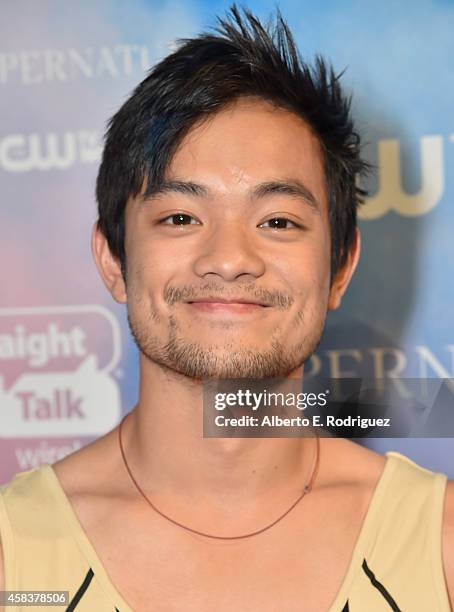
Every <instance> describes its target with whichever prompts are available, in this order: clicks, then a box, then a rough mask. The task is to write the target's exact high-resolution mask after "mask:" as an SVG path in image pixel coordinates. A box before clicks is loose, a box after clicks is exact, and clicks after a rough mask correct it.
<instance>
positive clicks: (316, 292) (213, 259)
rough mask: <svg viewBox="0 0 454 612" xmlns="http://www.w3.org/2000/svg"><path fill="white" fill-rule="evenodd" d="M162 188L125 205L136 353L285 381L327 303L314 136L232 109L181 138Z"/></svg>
mask: <svg viewBox="0 0 454 612" xmlns="http://www.w3.org/2000/svg"><path fill="white" fill-rule="evenodd" d="M166 181H167V183H168V184H167V186H166V188H165V189H164V190H163V191H162V192H160V193H157V194H154V195H153V196H152V197H150V198H148V199H147V200H143V199H142V198H141V196H139V197H138V198H136V199H135V200H130V201H129V202H128V205H127V208H126V236H125V251H126V261H127V286H126V295H127V307H128V318H129V322H130V327H131V330H132V333H133V335H134V338H135V340H136V342H137V344H138V346H139V348H140V349H141V351H142V353H143V355H144V356H145V357H146V358H148V359H150V360H152V361H155V362H157V363H160V364H162V365H165V366H167V367H169V368H171V369H172V370H176V371H178V372H180V373H183V374H185V375H187V376H189V377H194V378H204V377H206V378H210V377H215V378H243V377H248V378H262V377H277V376H287V375H289V374H290V373H291V372H292V371H294V370H295V369H297V368H298V367H299V366H300V365H301V364H302V363H304V361H306V360H307V359H308V358H309V356H310V355H311V354H312V352H313V351H314V350H315V348H316V346H317V344H318V342H319V340H320V337H321V334H322V331H323V326H324V321H325V317H326V312H327V308H328V300H329V295H330V283H329V280H330V230H329V220H328V206H327V199H326V190H325V180H324V169H323V161H322V155H321V151H320V146H319V143H318V140H317V138H316V137H315V136H314V135H313V134H312V132H311V130H310V129H309V128H308V126H307V125H306V124H305V123H304V122H303V121H302V120H301V119H299V118H298V117H297V116H295V115H294V114H292V113H290V112H287V111H285V110H282V109H276V108H273V107H272V106H271V105H269V104H268V103H266V102H264V101H260V100H255V99H253V98H250V99H243V100H239V101H237V102H236V103H235V104H233V105H232V106H229V107H228V108H226V109H224V110H222V111H221V112H219V113H218V114H216V115H214V116H213V117H212V118H210V119H209V120H208V121H206V122H205V123H203V124H200V125H199V126H196V127H195V128H193V129H192V130H191V131H190V132H189V133H188V135H187V136H186V137H185V138H184V140H183V141H182V143H181V145H180V147H179V148H178V150H177V152H176V154H175V155H174V157H173V160H172V163H171V165H170V167H169V169H168V172H167V174H166ZM172 181H173V182H172ZM222 301H230V302H231V303H230V304H226V303H220V302H222ZM238 302H249V304H244V303H242V304H240V303H238ZM251 302H255V303H254V304H251Z"/></svg>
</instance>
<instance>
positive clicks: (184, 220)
mask: <svg viewBox="0 0 454 612" xmlns="http://www.w3.org/2000/svg"><path fill="white" fill-rule="evenodd" d="M159 223H161V224H162V225H197V224H198V223H199V222H198V221H197V220H196V219H194V217H191V215H187V214H186V213H175V214H174V215H169V216H168V217H165V218H164V219H161V220H160V221H159Z"/></svg>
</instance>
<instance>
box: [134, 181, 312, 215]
mask: <svg viewBox="0 0 454 612" xmlns="http://www.w3.org/2000/svg"><path fill="white" fill-rule="evenodd" d="M164 193H182V194H184V195H190V196H195V197H202V198H207V197H209V196H210V195H211V191H210V189H209V188H208V187H206V186H205V185H202V184H200V183H194V182H193V181H183V180H179V179H167V180H163V181H162V182H161V183H160V184H159V185H158V186H157V187H156V188H155V189H153V190H152V191H151V192H149V193H146V194H144V196H143V201H146V200H148V199H153V198H154V197H157V196H159V195H162V194H164ZM273 194H283V195H289V196H292V197H297V198H299V199H300V200H303V201H304V202H305V203H306V204H307V205H309V207H310V208H311V209H312V210H313V211H314V212H317V213H318V214H320V206H319V204H318V202H317V199H316V198H315V196H314V194H313V193H312V191H311V190H310V189H309V188H308V187H306V185H305V184H304V183H303V182H302V181H300V180H299V179H277V180H271V181H265V182H263V183H259V184H258V185H256V186H255V187H253V188H252V189H251V190H250V191H249V198H250V199H251V200H255V199H261V198H264V197H266V196H269V195H273Z"/></svg>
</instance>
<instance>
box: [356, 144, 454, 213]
mask: <svg viewBox="0 0 454 612" xmlns="http://www.w3.org/2000/svg"><path fill="white" fill-rule="evenodd" d="M452 139H453V137H451V140H452ZM419 148H420V159H421V189H420V190H419V191H418V193H415V194H414V195H409V194H408V193H405V192H404V191H403V190H402V184H401V168H400V143H399V141H398V140H397V139H394V138H392V139H386V140H379V141H378V167H379V174H378V177H379V189H378V192H377V194H376V195H374V196H372V197H370V198H366V202H365V204H364V207H362V208H360V209H359V211H358V217H359V218H360V219H364V220H371V219H377V218H378V217H381V216H383V215H384V214H385V213H387V212H388V211H390V210H394V211H396V212H397V213H399V214H400V215H402V216H404V217H417V216H419V215H424V214H425V213H428V212H429V211H430V210H432V208H434V207H435V206H436V205H437V204H438V202H439V201H440V199H441V197H442V195H443V191H444V162H443V138H442V137H441V136H423V137H422V138H421V141H420V147H419Z"/></svg>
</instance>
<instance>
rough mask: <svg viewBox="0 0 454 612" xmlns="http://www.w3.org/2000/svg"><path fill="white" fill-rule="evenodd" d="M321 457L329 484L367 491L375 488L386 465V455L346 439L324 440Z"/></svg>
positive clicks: (322, 441)
mask: <svg viewBox="0 0 454 612" xmlns="http://www.w3.org/2000/svg"><path fill="white" fill-rule="evenodd" d="M321 457H322V458H323V463H324V464H325V474H326V476H327V477H328V483H330V484H331V483H333V484H339V485H341V484H344V483H345V484H350V483H351V484H355V485H358V486H361V487H365V488H367V489H370V488H372V489H373V488H375V486H376V484H377V482H378V480H379V479H380V476H381V475H382V473H383V470H384V467H385V464H386V457H385V456H384V455H381V454H380V453H377V452H375V451H373V450H370V449H369V448H367V447H365V446H362V445H360V444H358V443H356V442H352V441H351V440H347V439H345V438H323V439H322V440H321Z"/></svg>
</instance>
